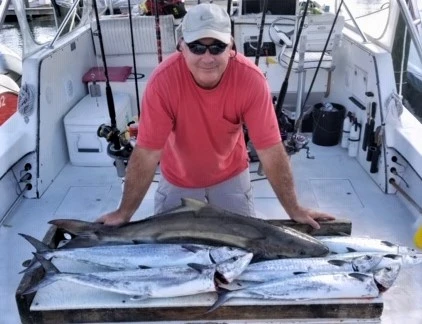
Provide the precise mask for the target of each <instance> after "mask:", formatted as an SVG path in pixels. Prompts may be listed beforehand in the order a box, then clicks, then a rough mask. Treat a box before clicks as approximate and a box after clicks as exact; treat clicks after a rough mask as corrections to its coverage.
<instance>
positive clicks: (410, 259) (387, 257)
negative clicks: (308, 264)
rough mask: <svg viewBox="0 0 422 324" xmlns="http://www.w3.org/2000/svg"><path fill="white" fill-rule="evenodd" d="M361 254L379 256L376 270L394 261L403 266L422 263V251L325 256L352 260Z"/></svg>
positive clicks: (331, 258) (333, 258) (363, 253)
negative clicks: (414, 252) (413, 252)
mask: <svg viewBox="0 0 422 324" xmlns="http://www.w3.org/2000/svg"><path fill="white" fill-rule="evenodd" d="M361 256H379V257H381V261H380V263H379V264H378V265H377V266H376V267H375V270H378V269H381V268H385V267H388V266H391V265H392V264H393V263H397V264H399V265H400V266H401V267H402V268H409V267H411V266H414V265H418V264H421V263H422V253H417V254H415V255H410V254H392V253H386V252H371V251H369V252H349V253H343V254H330V255H327V256H325V257H324V259H329V260H350V259H353V258H356V257H361Z"/></svg>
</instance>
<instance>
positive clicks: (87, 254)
mask: <svg viewBox="0 0 422 324" xmlns="http://www.w3.org/2000/svg"><path fill="white" fill-rule="evenodd" d="M19 235H21V236H22V237H24V238H25V239H26V240H27V241H28V242H29V243H31V244H32V245H33V246H34V247H35V249H36V250H37V254H39V255H42V256H43V257H44V258H45V259H51V258H61V259H68V260H74V261H79V262H83V263H88V264H94V265H99V266H103V267H106V268H108V269H110V270H124V269H138V268H139V267H140V266H143V267H154V268H157V267H164V266H177V265H186V264H188V263H199V264H213V263H221V262H222V261H225V260H228V259H230V258H232V257H234V256H240V255H244V254H246V253H247V252H246V251H245V250H243V249H239V248H234V247H229V246H223V247H215V246H206V245H195V244H185V245H180V244H124V245H107V246H103V245H100V246H93V247H89V248H69V249H66V248H60V249H51V248H49V247H48V246H47V245H46V244H44V243H43V242H40V241H38V240H37V239H35V238H34V237H32V236H29V235H26V234H19ZM37 265H38V262H37V261H36V258H34V259H33V260H32V262H31V264H29V265H28V268H27V269H26V270H24V271H31V270H32V269H33V268H35V267H36V266H37Z"/></svg>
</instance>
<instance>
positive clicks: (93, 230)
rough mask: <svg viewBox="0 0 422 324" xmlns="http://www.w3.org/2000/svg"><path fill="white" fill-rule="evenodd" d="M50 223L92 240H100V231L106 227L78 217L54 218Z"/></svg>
mask: <svg viewBox="0 0 422 324" xmlns="http://www.w3.org/2000/svg"><path fill="white" fill-rule="evenodd" d="M48 223H49V224H52V225H55V226H57V227H58V228H60V229H63V230H65V231H66V232H68V233H70V234H73V235H75V236H80V237H84V238H86V239H91V240H98V235H97V233H98V231H100V230H101V229H103V228H104V227H105V225H103V224H101V223H92V222H85V221H81V220H78V219H53V220H51V221H49V222H48Z"/></svg>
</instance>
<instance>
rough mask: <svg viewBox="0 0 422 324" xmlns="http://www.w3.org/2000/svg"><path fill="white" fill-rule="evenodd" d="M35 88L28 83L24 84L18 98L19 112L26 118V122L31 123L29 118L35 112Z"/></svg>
mask: <svg viewBox="0 0 422 324" xmlns="http://www.w3.org/2000/svg"><path fill="white" fill-rule="evenodd" d="M34 98H35V87H34V86H32V85H29V84H27V83H25V84H23V85H22V87H21V89H20V92H19V97H18V111H19V113H20V114H21V115H22V116H24V119H25V122H26V123H28V122H29V116H31V115H32V113H33V111H34Z"/></svg>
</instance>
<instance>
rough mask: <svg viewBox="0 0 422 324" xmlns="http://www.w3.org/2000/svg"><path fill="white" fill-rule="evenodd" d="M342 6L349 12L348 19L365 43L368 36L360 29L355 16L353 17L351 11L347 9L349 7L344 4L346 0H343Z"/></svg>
mask: <svg viewBox="0 0 422 324" xmlns="http://www.w3.org/2000/svg"><path fill="white" fill-rule="evenodd" d="M343 7H344V9H346V11H347V13H348V14H349V17H350V19H351V20H352V22H353V24H354V25H355V27H356V29H357V30H358V32H359V34H360V36H361V37H362V39H363V41H364V42H365V43H369V40H368V38H367V37H366V35H365V33H364V32H363V31H362V29H360V27H359V25H358V23H357V21H356V19H355V17H353V15H352V13H351V12H350V10H349V7H348V6H347V5H346V1H343Z"/></svg>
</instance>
